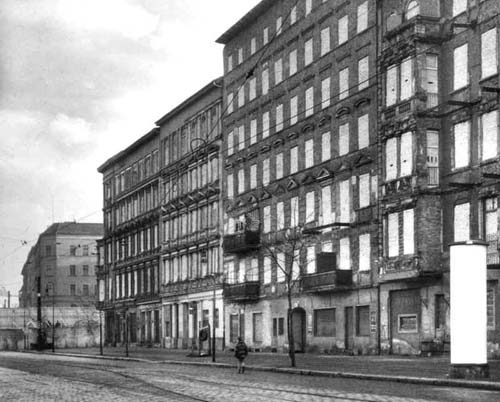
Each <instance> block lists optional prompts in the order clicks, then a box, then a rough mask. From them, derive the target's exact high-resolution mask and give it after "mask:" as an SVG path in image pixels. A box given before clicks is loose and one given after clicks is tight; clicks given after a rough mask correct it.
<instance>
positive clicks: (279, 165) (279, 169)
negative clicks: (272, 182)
mask: <svg viewBox="0 0 500 402" xmlns="http://www.w3.org/2000/svg"><path fill="white" fill-rule="evenodd" d="M282 177H283V153H281V152H280V153H279V154H276V180H278V179H281V178H282Z"/></svg>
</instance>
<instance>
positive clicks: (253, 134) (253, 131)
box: [250, 119, 257, 145]
mask: <svg viewBox="0 0 500 402" xmlns="http://www.w3.org/2000/svg"><path fill="white" fill-rule="evenodd" d="M256 142H257V120H256V119H252V120H250V145H252V144H255V143H256Z"/></svg>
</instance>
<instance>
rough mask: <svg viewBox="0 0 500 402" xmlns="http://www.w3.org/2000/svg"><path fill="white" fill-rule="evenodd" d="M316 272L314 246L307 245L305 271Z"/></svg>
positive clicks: (308, 272)
mask: <svg viewBox="0 0 500 402" xmlns="http://www.w3.org/2000/svg"><path fill="white" fill-rule="evenodd" d="M315 272H316V248H315V247H314V246H309V247H307V249H306V273H307V274H314V273H315Z"/></svg>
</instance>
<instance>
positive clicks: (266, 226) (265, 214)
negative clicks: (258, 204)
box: [262, 205, 271, 233]
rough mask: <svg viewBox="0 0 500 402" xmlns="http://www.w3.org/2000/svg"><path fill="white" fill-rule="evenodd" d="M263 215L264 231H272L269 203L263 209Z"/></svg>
mask: <svg viewBox="0 0 500 402" xmlns="http://www.w3.org/2000/svg"><path fill="white" fill-rule="evenodd" d="M262 215H263V220H264V225H263V226H264V227H263V232H264V233H269V232H270V231H271V207H270V206H269V205H266V206H265V207H264V208H263V209H262Z"/></svg>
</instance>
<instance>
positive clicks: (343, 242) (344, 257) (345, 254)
mask: <svg viewBox="0 0 500 402" xmlns="http://www.w3.org/2000/svg"><path fill="white" fill-rule="evenodd" d="M339 249H340V253H339V259H340V261H339V269H341V270H349V269H351V243H350V241H349V238H348V237H343V238H342V239H340V241H339Z"/></svg>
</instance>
